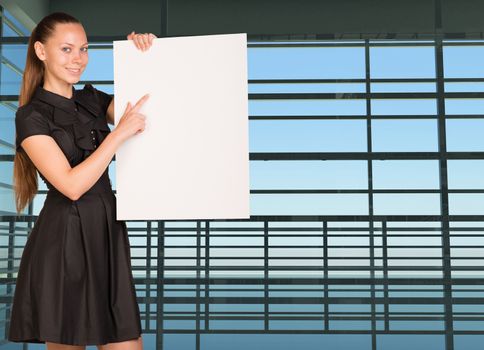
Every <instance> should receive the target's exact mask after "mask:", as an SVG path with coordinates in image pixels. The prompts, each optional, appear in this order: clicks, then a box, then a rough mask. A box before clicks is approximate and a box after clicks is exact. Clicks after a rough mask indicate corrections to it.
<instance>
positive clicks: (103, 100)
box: [86, 84, 113, 114]
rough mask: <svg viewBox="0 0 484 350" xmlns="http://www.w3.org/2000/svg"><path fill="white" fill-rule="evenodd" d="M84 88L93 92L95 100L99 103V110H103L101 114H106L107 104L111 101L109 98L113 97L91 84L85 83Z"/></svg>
mask: <svg viewBox="0 0 484 350" xmlns="http://www.w3.org/2000/svg"><path fill="white" fill-rule="evenodd" d="M86 88H87V89H88V90H91V91H92V92H93V94H94V96H95V98H96V102H97V104H98V105H99V107H100V109H101V111H102V112H103V114H106V112H107V110H108V107H109V104H110V103H111V100H112V99H113V97H112V96H111V95H109V94H107V93H105V92H104V91H101V90H98V89H96V88H95V87H94V86H92V85H91V84H86Z"/></svg>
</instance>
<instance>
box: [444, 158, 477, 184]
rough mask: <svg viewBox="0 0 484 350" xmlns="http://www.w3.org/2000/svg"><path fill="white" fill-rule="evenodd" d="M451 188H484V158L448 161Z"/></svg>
mask: <svg viewBox="0 0 484 350" xmlns="http://www.w3.org/2000/svg"><path fill="white" fill-rule="evenodd" d="M447 171H448V182H449V189H466V188H467V189H484V176H483V174H484V160H478V159H472V160H457V159H449V160H448V161H447Z"/></svg>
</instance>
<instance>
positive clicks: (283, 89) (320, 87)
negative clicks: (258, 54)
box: [249, 83, 366, 94]
mask: <svg viewBox="0 0 484 350" xmlns="http://www.w3.org/2000/svg"><path fill="white" fill-rule="evenodd" d="M365 90H366V88H365V84H362V83H331V84H329V83H314V84H299V83H297V84H249V93H252V94H255V93H344V92H346V93H350V92H360V93H363V92H365Z"/></svg>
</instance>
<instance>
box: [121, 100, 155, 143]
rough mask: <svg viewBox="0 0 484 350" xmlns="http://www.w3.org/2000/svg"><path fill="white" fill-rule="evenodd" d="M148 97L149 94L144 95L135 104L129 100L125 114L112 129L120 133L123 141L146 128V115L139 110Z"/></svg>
mask: <svg viewBox="0 0 484 350" xmlns="http://www.w3.org/2000/svg"><path fill="white" fill-rule="evenodd" d="M148 97H149V95H148V94H146V95H144V96H143V97H141V98H140V99H139V100H138V102H136V104H135V105H134V106H132V105H131V103H129V102H128V105H127V106H126V110H125V111H124V114H123V116H122V117H121V118H120V119H119V122H118V125H117V126H116V128H114V130H113V131H112V132H113V133H115V134H117V135H118V137H119V138H120V140H121V142H124V141H126V140H127V139H128V138H130V137H131V136H134V135H137V134H139V133H141V132H143V131H144V130H145V119H146V116H145V115H144V114H141V113H140V112H139V110H140V109H141V106H143V104H144V103H145V102H146V100H147V99H148Z"/></svg>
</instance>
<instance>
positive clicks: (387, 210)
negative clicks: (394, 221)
mask: <svg viewBox="0 0 484 350" xmlns="http://www.w3.org/2000/svg"><path fill="white" fill-rule="evenodd" d="M373 198H374V202H373V204H374V213H375V215H439V214H440V195H439V194H427V193H424V194H420V193H418V194H393V193H392V194H380V193H376V194H374V195H373Z"/></svg>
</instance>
